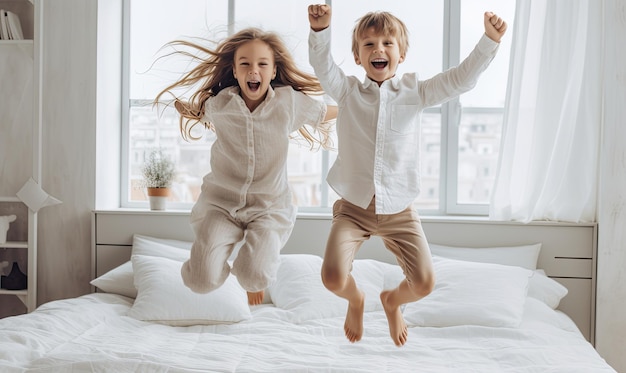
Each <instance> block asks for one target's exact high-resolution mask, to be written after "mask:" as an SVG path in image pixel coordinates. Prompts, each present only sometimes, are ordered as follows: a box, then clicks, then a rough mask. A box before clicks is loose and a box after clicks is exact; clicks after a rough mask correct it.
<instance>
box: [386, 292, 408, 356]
mask: <svg viewBox="0 0 626 373" xmlns="http://www.w3.org/2000/svg"><path fill="white" fill-rule="evenodd" d="M392 291H393V290H386V291H383V292H382V293H380V301H381V303H382V304H383V308H384V309H385V314H386V315H387V322H388V323H389V334H390V335H391V339H392V340H393V343H395V344H396V346H398V347H401V346H404V344H405V343H406V340H407V338H408V336H409V331H408V329H407V327H406V323H405V322H404V317H402V310H400V307H399V306H395V307H394V305H392V304H390V301H389V297H390V295H391V292H392Z"/></svg>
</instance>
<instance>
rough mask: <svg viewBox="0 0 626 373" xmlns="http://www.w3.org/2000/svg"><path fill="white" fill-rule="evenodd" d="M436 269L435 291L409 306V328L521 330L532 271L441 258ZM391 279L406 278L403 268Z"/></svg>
mask: <svg viewBox="0 0 626 373" xmlns="http://www.w3.org/2000/svg"><path fill="white" fill-rule="evenodd" d="M433 266H434V270H435V276H436V282H435V288H434V290H433V291H432V292H431V293H430V294H429V295H428V296H426V297H424V298H422V299H420V300H419V301H417V302H412V303H407V304H406V305H405V308H404V312H403V314H404V318H405V320H406V323H407V325H409V326H432V327H444V326H457V325H481V326H493V327H511V328H514V327H517V326H519V324H520V323H521V321H522V314H523V312H524V303H525V299H526V293H527V291H528V281H529V277H530V276H531V275H532V271H530V270H527V269H524V268H521V267H517V266H508V265H500V264H492V263H476V262H469V261H461V260H453V259H446V258H437V257H435V258H433ZM388 275H392V276H395V279H394V282H395V283H396V284H397V283H398V282H399V281H400V280H401V279H402V278H404V276H403V274H402V271H401V270H400V268H399V267H398V269H397V270H395V271H393V272H392V273H388Z"/></svg>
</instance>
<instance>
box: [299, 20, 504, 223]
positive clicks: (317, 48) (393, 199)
mask: <svg viewBox="0 0 626 373" xmlns="http://www.w3.org/2000/svg"><path fill="white" fill-rule="evenodd" d="M330 35H331V31H330V27H328V28H326V29H324V30H322V31H319V32H315V31H311V32H310V36H309V61H310V63H311V65H312V66H313V69H314V70H315V74H316V75H317V77H318V78H319V80H320V82H321V83H322V87H323V88H324V91H325V92H326V93H327V94H328V95H329V96H330V97H331V98H333V99H334V100H335V101H336V102H337V105H338V107H339V114H338V116H337V123H336V126H337V137H338V156H337V159H336V160H335V163H334V164H333V166H332V167H331V169H330V171H329V174H328V177H327V181H328V184H329V185H330V186H331V187H332V188H333V189H334V190H335V191H336V192H337V194H339V195H340V196H341V197H343V198H345V199H346V200H348V201H349V202H351V203H353V204H355V205H357V206H359V207H361V208H367V206H368V205H369V204H370V202H371V200H372V198H373V197H374V196H376V213H378V214H394V213H397V212H400V211H402V210H404V209H405V208H407V207H408V206H409V205H411V204H412V203H413V201H414V200H415V199H416V198H417V196H418V194H419V192H420V172H419V168H420V163H419V151H420V120H421V113H422V111H423V110H424V109H425V108H427V107H430V106H434V105H438V104H441V103H443V102H445V101H448V100H450V99H452V98H454V97H456V96H458V95H460V94H461V93H464V92H466V91H468V90H470V89H472V88H473V87H474V86H475V85H476V82H477V80H478V77H479V76H480V74H481V73H482V72H483V71H484V70H485V69H486V68H487V66H489V64H490V62H491V60H492V59H493V57H494V56H495V54H496V52H497V50H498V45H499V44H498V43H496V42H494V41H493V40H491V39H489V37H487V36H486V35H483V37H482V38H481V39H480V41H479V42H478V44H477V45H476V47H475V48H474V50H473V51H472V52H471V53H470V54H469V56H468V57H467V58H466V59H465V60H464V61H463V62H462V63H461V64H460V65H459V66H457V67H454V68H452V69H449V70H447V71H445V72H442V73H440V74H437V75H435V76H434V77H432V78H430V79H428V80H419V79H418V76H417V74H416V73H407V74H404V75H403V76H402V77H398V76H395V77H393V78H392V79H389V80H386V81H384V82H383V83H382V85H381V86H380V87H379V86H378V84H377V83H376V82H374V81H372V80H370V79H369V78H367V77H366V78H365V79H364V81H363V82H361V81H359V80H358V79H357V78H356V77H354V76H346V75H345V74H344V73H343V71H342V70H341V69H340V68H339V66H337V64H335V62H334V61H333V58H332V55H331V52H330V44H331V43H330Z"/></svg>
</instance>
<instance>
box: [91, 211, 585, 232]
mask: <svg viewBox="0 0 626 373" xmlns="http://www.w3.org/2000/svg"><path fill="white" fill-rule="evenodd" d="M94 213H98V214H122V215H145V214H150V215H165V216H184V215H189V214H190V213H191V210H183V209H167V210H149V209H142V208H116V209H99V210H94ZM420 218H421V220H422V222H423V223H443V222H446V223H485V224H503V225H520V224H529V225H558V226H578V227H580V226H589V227H593V226H595V225H596V224H597V223H590V222H564V221H532V222H530V223H522V222H519V221H502V220H490V219H489V217H488V216H477V215H421V216H420ZM297 219H298V220H332V214H331V213H321V212H320V213H313V212H304V213H299V214H298V217H297Z"/></svg>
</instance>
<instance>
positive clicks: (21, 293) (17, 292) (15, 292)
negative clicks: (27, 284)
mask: <svg viewBox="0 0 626 373" xmlns="http://www.w3.org/2000/svg"><path fill="white" fill-rule="evenodd" d="M0 295H17V296H26V295H28V290H27V289H24V290H7V289H0Z"/></svg>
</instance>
